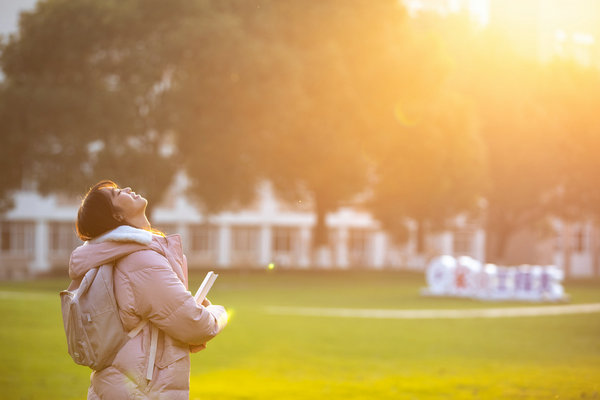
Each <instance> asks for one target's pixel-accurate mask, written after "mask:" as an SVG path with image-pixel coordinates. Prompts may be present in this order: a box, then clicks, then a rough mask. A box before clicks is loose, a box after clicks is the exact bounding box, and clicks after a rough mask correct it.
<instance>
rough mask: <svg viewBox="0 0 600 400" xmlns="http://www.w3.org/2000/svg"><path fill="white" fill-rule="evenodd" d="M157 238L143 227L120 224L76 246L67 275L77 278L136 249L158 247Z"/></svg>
mask: <svg viewBox="0 0 600 400" xmlns="http://www.w3.org/2000/svg"><path fill="white" fill-rule="evenodd" d="M159 238H160V236H157V235H153V234H152V233H151V232H148V231H145V230H143V229H137V228H133V227H131V226H128V225H121V226H119V227H117V228H115V229H113V230H112V231H110V232H108V233H105V234H104V235H102V236H99V237H97V238H95V239H93V240H90V241H87V242H85V243H83V244H82V245H81V246H79V247H77V248H76V249H75V250H74V251H73V253H71V259H70V260H69V277H70V278H71V279H73V280H74V279H78V278H81V277H82V276H84V275H85V274H86V273H87V272H88V271H89V270H90V269H92V268H95V267H98V266H100V265H104V264H108V263H111V262H114V261H115V260H118V259H119V258H122V257H125V256H127V255H129V254H131V253H134V252H136V251H140V250H145V249H156V248H160V247H161V246H160V244H159V243H158V240H159Z"/></svg>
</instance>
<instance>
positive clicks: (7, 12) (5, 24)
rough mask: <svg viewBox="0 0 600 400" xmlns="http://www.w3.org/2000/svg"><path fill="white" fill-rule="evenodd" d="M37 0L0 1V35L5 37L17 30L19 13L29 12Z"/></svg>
mask: <svg viewBox="0 0 600 400" xmlns="http://www.w3.org/2000/svg"><path fill="white" fill-rule="evenodd" d="M36 2H37V0H0V34H1V35H7V34H9V33H13V32H15V31H16V30H17V25H18V21H19V13H20V12H21V11H23V10H30V9H32V8H33V7H34V6H35V3H36Z"/></svg>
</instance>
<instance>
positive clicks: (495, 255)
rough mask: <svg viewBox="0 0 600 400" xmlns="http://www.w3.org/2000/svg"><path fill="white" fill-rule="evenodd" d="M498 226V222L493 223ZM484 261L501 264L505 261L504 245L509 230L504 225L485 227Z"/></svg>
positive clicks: (505, 245)
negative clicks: (500, 226) (501, 226)
mask: <svg viewBox="0 0 600 400" xmlns="http://www.w3.org/2000/svg"><path fill="white" fill-rule="evenodd" d="M495 225H496V226H498V224H495ZM485 236H486V251H485V254H486V257H485V258H486V262H489V263H494V264H503V263H505V262H506V247H507V244H508V238H509V237H510V230H509V229H508V228H506V227H503V228H498V227H496V228H491V227H490V226H488V227H487V229H486V234H485Z"/></svg>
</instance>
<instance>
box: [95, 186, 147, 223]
mask: <svg viewBox="0 0 600 400" xmlns="http://www.w3.org/2000/svg"><path fill="white" fill-rule="evenodd" d="M102 190H106V191H107V192H108V195H109V197H110V200H111V202H112V204H113V206H114V208H115V210H116V212H117V215H118V216H120V217H122V218H123V219H124V220H125V221H131V220H132V219H133V218H135V217H138V216H140V215H144V213H145V212H146V206H147V205H148V200H146V199H145V198H143V197H142V196H140V195H139V194H136V193H135V192H134V191H132V190H131V188H130V187H126V188H123V189H121V188H113V187H107V188H104V189H102Z"/></svg>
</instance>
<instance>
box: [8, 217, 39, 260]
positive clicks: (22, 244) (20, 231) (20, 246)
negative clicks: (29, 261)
mask: <svg viewBox="0 0 600 400" xmlns="http://www.w3.org/2000/svg"><path fill="white" fill-rule="evenodd" d="M0 241H1V243H0V250H1V251H2V252H3V253H11V254H18V255H27V254H33V252H34V226H33V223H31V222H12V221H10V222H8V221H5V222H2V223H1V227H0Z"/></svg>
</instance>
